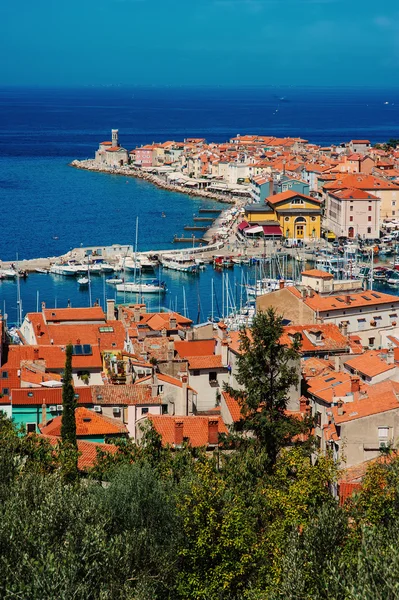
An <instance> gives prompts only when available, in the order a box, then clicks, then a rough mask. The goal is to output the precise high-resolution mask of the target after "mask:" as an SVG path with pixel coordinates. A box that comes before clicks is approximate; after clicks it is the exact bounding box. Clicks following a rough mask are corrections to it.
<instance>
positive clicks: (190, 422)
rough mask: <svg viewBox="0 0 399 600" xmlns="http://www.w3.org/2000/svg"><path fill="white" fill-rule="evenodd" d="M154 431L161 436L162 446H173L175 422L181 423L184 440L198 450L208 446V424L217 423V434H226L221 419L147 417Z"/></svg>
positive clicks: (174, 441)
mask: <svg viewBox="0 0 399 600" xmlns="http://www.w3.org/2000/svg"><path fill="white" fill-rule="evenodd" d="M148 419H149V420H150V421H151V422H152V424H153V426H154V427H155V429H156V431H157V432H158V433H159V434H160V435H161V436H162V444H163V445H166V444H169V445H171V446H173V445H174V444H175V443H176V437H175V427H176V422H180V423H183V438H186V439H187V440H188V441H189V443H190V445H191V446H193V447H195V448H199V447H206V446H208V445H209V423H210V422H212V421H213V422H214V421H217V422H218V432H219V434H220V433H227V428H226V425H225V424H224V423H223V420H222V418H221V417H200V416H192V417H177V416H174V417H172V416H168V415H162V416H160V415H148Z"/></svg>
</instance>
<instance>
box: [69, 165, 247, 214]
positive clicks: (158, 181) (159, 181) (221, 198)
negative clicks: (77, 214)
mask: <svg viewBox="0 0 399 600" xmlns="http://www.w3.org/2000/svg"><path fill="white" fill-rule="evenodd" d="M70 166H71V167H75V169H84V170H86V171H95V172H98V173H109V174H110V175H124V176H125V177H136V178H137V179H144V180H145V181H148V182H149V183H152V184H153V185H156V186H157V187H159V188H162V189H164V190H167V191H170V192H178V193H180V194H185V195H186V196H198V197H200V198H207V199H209V200H216V201H217V202H223V203H224V204H235V203H236V202H237V199H236V198H233V196H228V195H224V194H217V193H214V192H208V191H206V190H196V189H192V188H190V189H187V188H184V187H182V186H180V185H176V184H173V183H168V182H167V181H166V178H165V179H164V178H163V177H161V176H160V175H154V174H153V173H147V172H146V171H142V170H141V169H139V168H137V167H132V166H123V167H109V166H106V165H101V166H99V165H98V163H96V162H95V161H94V160H74V161H72V162H71V163H70Z"/></svg>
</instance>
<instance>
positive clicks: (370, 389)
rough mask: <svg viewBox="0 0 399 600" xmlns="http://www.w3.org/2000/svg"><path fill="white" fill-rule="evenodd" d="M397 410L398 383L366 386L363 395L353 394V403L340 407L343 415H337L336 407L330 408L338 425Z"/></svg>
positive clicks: (398, 405) (385, 382)
mask: <svg viewBox="0 0 399 600" xmlns="http://www.w3.org/2000/svg"><path fill="white" fill-rule="evenodd" d="M398 408H399V382H396V381H383V382H381V383H376V384H375V385H370V386H367V388H366V390H365V392H364V393H363V394H359V393H357V394H355V400H354V401H353V402H346V403H344V404H343V406H342V410H343V414H342V415H341V414H338V407H337V406H334V407H332V408H331V410H332V413H333V416H334V422H335V423H336V424H337V425H339V424H342V423H347V422H348V421H354V420H355V419H361V418H363V417H369V416H371V415H376V414H379V413H383V412H386V411H389V410H396V409H398Z"/></svg>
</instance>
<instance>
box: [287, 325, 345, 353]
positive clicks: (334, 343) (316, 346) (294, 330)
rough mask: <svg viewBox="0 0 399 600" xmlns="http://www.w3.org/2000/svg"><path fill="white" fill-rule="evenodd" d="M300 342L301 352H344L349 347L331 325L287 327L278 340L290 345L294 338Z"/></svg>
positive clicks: (342, 336)
mask: <svg viewBox="0 0 399 600" xmlns="http://www.w3.org/2000/svg"><path fill="white" fill-rule="evenodd" d="M296 335H298V336H299V337H300V341H301V347H300V351H301V352H324V351H326V352H329V351H338V350H341V351H343V352H344V351H345V350H347V349H348V347H349V342H348V340H347V338H346V337H345V336H344V335H342V333H341V332H340V330H339V328H338V326H337V325H334V324H333V323H327V324H316V325H287V326H285V327H284V333H283V335H282V336H281V338H280V344H283V345H286V346H288V345H291V344H292V342H293V340H294V336H296Z"/></svg>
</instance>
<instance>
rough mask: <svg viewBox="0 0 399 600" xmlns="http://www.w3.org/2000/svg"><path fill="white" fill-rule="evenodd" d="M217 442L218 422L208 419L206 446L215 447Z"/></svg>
mask: <svg viewBox="0 0 399 600" xmlns="http://www.w3.org/2000/svg"><path fill="white" fill-rule="evenodd" d="M218 441H219V420H218V419H214V418H210V419H209V420H208V444H209V445H210V446H216V445H217V443H218Z"/></svg>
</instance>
